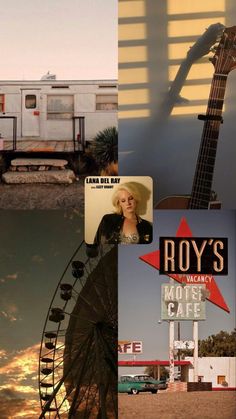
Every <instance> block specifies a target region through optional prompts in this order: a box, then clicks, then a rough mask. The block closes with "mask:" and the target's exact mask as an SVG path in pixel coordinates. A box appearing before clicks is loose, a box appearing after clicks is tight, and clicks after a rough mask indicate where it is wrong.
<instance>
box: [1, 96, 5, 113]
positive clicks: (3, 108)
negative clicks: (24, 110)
mask: <svg viewBox="0 0 236 419" xmlns="http://www.w3.org/2000/svg"><path fill="white" fill-rule="evenodd" d="M4 111H5V95H0V112H4Z"/></svg>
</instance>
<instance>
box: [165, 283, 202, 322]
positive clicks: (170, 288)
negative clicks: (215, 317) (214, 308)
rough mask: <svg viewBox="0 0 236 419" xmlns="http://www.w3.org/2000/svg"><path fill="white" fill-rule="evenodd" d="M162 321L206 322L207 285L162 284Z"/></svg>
mask: <svg viewBox="0 0 236 419" xmlns="http://www.w3.org/2000/svg"><path fill="white" fill-rule="evenodd" d="M161 293H162V298H161V319H162V320H205V319H206V310H205V305H206V302H205V300H206V297H207V292H206V285H205V284H201V285H184V284H183V285H175V284H162V287H161Z"/></svg>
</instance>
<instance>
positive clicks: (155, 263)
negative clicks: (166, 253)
mask: <svg viewBox="0 0 236 419" xmlns="http://www.w3.org/2000/svg"><path fill="white" fill-rule="evenodd" d="M192 236H193V235H192V232H191V230H190V227H189V225H188V223H187V221H186V219H185V218H182V220H181V222H180V225H179V228H178V230H177V233H176V237H192ZM139 259H141V260H142V261H143V262H146V263H148V264H149V265H151V266H152V267H153V268H155V269H158V270H159V269H160V251H159V250H155V251H154V252H151V253H148V254H146V255H144V256H140V257H139ZM168 276H169V277H170V278H173V279H175V281H178V282H181V283H183V282H184V283H186V284H193V283H195V284H196V283H199V284H200V283H201V284H206V289H207V290H208V292H209V295H208V297H207V299H208V300H209V301H211V302H212V303H213V304H215V305H216V306H218V307H219V308H221V309H222V310H225V311H227V312H228V313H229V312H230V310H229V307H228V306H227V304H226V302H225V300H224V298H223V296H222V294H221V292H220V290H219V288H218V285H217V284H216V282H215V279H214V278H213V276H212V275H177V274H168Z"/></svg>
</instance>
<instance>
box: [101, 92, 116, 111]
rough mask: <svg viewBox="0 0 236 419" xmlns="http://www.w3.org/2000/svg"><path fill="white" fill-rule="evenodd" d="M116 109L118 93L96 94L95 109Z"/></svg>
mask: <svg viewBox="0 0 236 419" xmlns="http://www.w3.org/2000/svg"><path fill="white" fill-rule="evenodd" d="M117 109H118V95H97V96H96V110H97V111H114V110H117Z"/></svg>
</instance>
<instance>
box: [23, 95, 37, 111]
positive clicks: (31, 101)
mask: <svg viewBox="0 0 236 419" xmlns="http://www.w3.org/2000/svg"><path fill="white" fill-rule="evenodd" d="M25 107H26V109H35V108H36V96H35V95H26V96H25Z"/></svg>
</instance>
